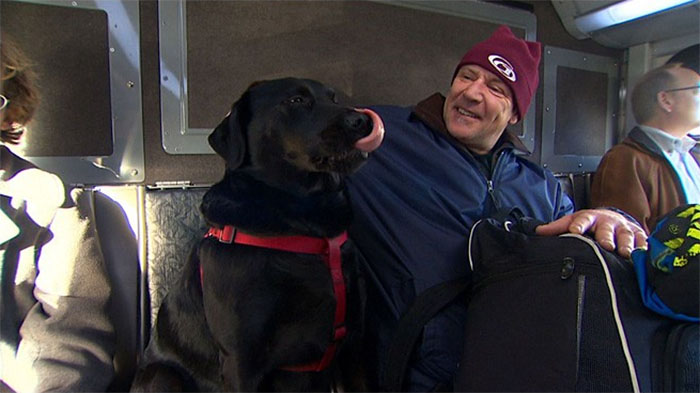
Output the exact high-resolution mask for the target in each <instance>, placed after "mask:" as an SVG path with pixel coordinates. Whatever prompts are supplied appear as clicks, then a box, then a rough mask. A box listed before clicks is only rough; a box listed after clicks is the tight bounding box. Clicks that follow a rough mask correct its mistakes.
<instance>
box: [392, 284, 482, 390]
mask: <svg viewBox="0 0 700 393" xmlns="http://www.w3.org/2000/svg"><path fill="white" fill-rule="evenodd" d="M469 284H470V280H469V279H467V278H460V279H456V280H452V281H448V282H445V283H442V284H438V285H435V286H433V287H430V288H428V289H427V290H425V291H424V292H423V293H421V294H420V295H418V296H417V297H416V299H415V300H414V301H413V303H412V304H411V306H410V307H409V309H408V310H407V311H406V312H405V313H404V314H403V316H402V317H401V319H400V320H399V324H398V328H397V329H396V332H395V334H394V338H393V339H392V340H391V345H390V346H389V352H388V355H387V362H386V365H387V366H386V368H385V369H384V372H383V373H382V375H380V376H379V383H380V386H381V387H382V388H383V389H384V390H385V391H387V392H400V391H401V388H402V385H403V378H404V374H405V372H406V366H407V365H408V360H409V358H410V356H411V352H412V351H413V347H414V345H415V342H416V340H417V339H418V337H419V336H420V333H421V331H422V330H423V326H425V324H426V323H428V321H430V320H431V319H432V318H433V317H434V316H435V314H437V313H438V312H439V311H440V310H442V309H443V308H445V306H447V305H448V304H449V303H451V302H452V301H453V300H454V299H456V298H457V296H459V295H460V294H462V293H464V292H465V291H466V290H467V289H468V288H469Z"/></svg>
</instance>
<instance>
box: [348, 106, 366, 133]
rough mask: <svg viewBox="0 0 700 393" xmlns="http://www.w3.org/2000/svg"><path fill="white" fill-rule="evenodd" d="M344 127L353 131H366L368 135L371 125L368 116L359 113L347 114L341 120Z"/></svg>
mask: <svg viewBox="0 0 700 393" xmlns="http://www.w3.org/2000/svg"><path fill="white" fill-rule="evenodd" d="M343 122H344V125H345V127H347V128H348V129H349V130H353V131H366V133H369V132H370V131H371V130H372V123H371V120H370V118H369V116H367V115H365V114H364V113H360V112H356V111H353V112H349V113H348V114H347V115H346V116H345V118H344V119H343Z"/></svg>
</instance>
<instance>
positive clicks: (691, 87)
mask: <svg viewBox="0 0 700 393" xmlns="http://www.w3.org/2000/svg"><path fill="white" fill-rule="evenodd" d="M692 89H700V84H698V85H695V86H688V87H679V88H676V89H667V90H664V91H665V92H671V91H681V90H692Z"/></svg>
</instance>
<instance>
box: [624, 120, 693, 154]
mask: <svg viewBox="0 0 700 393" xmlns="http://www.w3.org/2000/svg"><path fill="white" fill-rule="evenodd" d="M627 137H628V138H629V139H630V140H631V141H633V142H635V143H637V144H638V145H640V146H641V147H643V148H644V149H646V150H648V151H649V152H651V153H653V154H656V155H658V156H660V157H666V156H665V155H664V153H663V151H662V150H661V148H660V147H659V146H658V145H657V144H656V143H655V142H654V141H653V140H652V139H651V138H649V135H647V134H646V133H645V132H644V131H642V130H641V129H640V128H639V127H634V128H633V129H632V131H630V133H629V135H627ZM691 138H692V137H691ZM693 139H695V138H693ZM690 152H691V153H693V154H700V146H698V145H697V144H696V145H695V147H693V148H692V149H690Z"/></svg>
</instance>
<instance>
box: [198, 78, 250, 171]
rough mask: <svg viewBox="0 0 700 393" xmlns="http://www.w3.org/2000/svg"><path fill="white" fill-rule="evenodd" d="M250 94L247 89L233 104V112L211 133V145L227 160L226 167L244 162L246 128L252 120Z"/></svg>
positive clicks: (237, 165)
mask: <svg viewBox="0 0 700 393" xmlns="http://www.w3.org/2000/svg"><path fill="white" fill-rule="evenodd" d="M248 100H249V94H248V92H247V91H246V92H245V93H244V94H243V95H242V96H241V98H239V99H238V101H236V103H234V104H233V107H232V108H231V112H230V113H229V114H228V115H227V116H226V117H225V118H224V119H223V120H222V121H221V123H219V125H218V126H216V128H215V129H214V131H213V132H212V133H211V134H210V135H209V138H208V140H209V146H211V148H212V149H214V151H215V152H216V153H217V154H218V155H220V156H221V157H223V159H224V160H225V161H226V169H236V168H238V167H240V166H241V164H243V161H244V159H245V156H246V152H247V150H248V149H247V141H246V129H247V126H248V122H249V121H250V116H249V111H248Z"/></svg>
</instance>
